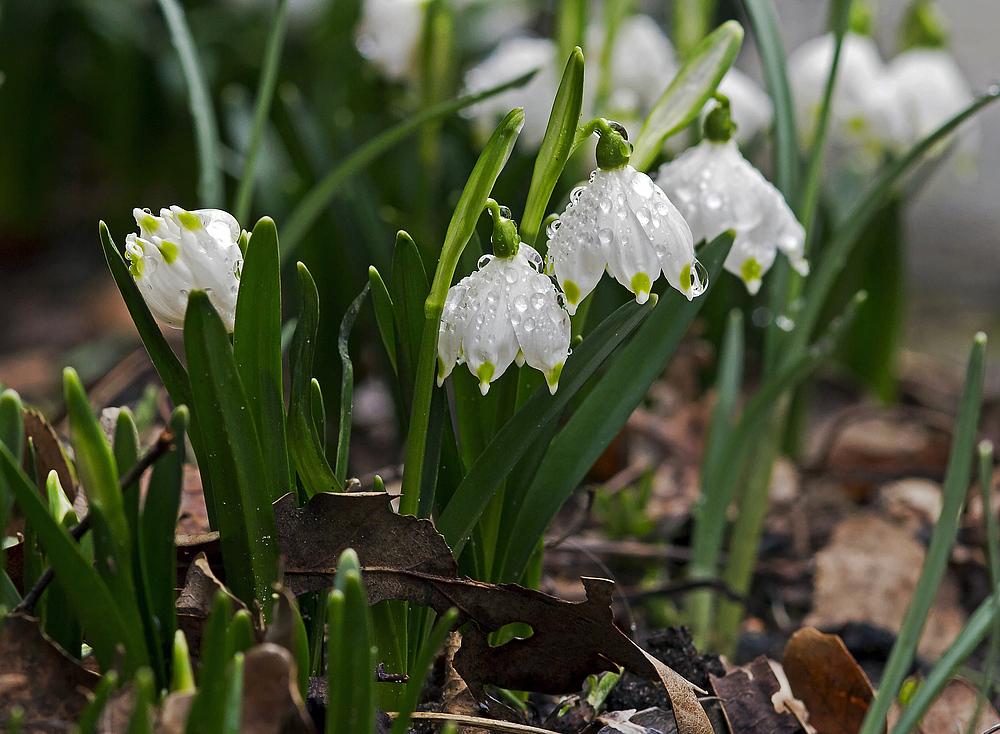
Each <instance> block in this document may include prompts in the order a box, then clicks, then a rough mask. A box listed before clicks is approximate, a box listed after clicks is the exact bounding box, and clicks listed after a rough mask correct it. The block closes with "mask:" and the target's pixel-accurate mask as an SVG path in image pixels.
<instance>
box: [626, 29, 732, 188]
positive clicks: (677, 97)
mask: <svg viewBox="0 0 1000 734" xmlns="http://www.w3.org/2000/svg"><path fill="white" fill-rule="evenodd" d="M742 43H743V27H742V26H741V25H740V24H739V23H737V22H736V21H735V20H728V21H726V22H725V23H723V24H722V25H720V26H719V27H718V28H716V29H715V30H714V31H712V32H711V33H710V34H708V35H707V36H705V38H704V40H702V42H701V43H700V44H698V47H697V48H695V49H694V51H692V52H691V58H690V59H689V60H688V62H687V63H686V64H684V66H683V67H682V68H681V70H680V71H679V72H678V73H677V76H676V77H674V80H673V81H672V82H670V86H669V87H667V89H666V91H665V92H663V94H662V95H661V96H660V98H659V99H658V100H657V101H656V104H655V105H653V109H652V110H650V112H649V115H648V116H647V117H646V121H645V122H644V123H643V125H642V130H640V131H639V134H638V135H637V136H636V138H635V144H634V147H633V149H632V158H631V164H632V166H634V167H635V168H637V169H638V170H640V171H645V170H646V169H647V168H649V167H650V166H651V165H652V164H653V162H654V161H655V160H656V156H657V155H659V153H660V149H661V148H662V147H663V141H664V140H666V139H667V138H669V137H670V136H671V135H673V134H675V133H677V132H679V131H680V130H681V129H683V128H684V127H685V126H687V125H688V124H689V123H690V122H692V121H693V120H695V119H696V118H697V117H698V114H699V113H700V112H701V109H702V107H704V106H705V103H706V102H707V101H708V99H709V97H711V96H712V95H713V94H714V93H715V88H716V87H717V86H719V82H720V81H721V80H722V77H723V76H725V74H726V72H727V71H729V67H730V66H732V65H733V61H735V60H736V54H738V53H739V51H740V45H741V44H742Z"/></svg>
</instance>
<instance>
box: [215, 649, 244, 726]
mask: <svg viewBox="0 0 1000 734" xmlns="http://www.w3.org/2000/svg"><path fill="white" fill-rule="evenodd" d="M243 660H244V658H243V653H242V652H238V653H236V654H235V655H234V656H233V659H232V662H230V663H229V670H228V671H227V673H226V701H225V709H224V711H223V712H222V727H221V728H220V729H219V731H220V732H221V734H240V732H241V731H243V729H242V726H241V724H242V717H243Z"/></svg>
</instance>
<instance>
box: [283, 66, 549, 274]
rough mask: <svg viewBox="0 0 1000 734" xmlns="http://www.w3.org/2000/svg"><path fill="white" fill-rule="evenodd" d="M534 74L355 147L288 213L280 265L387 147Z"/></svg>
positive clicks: (419, 116) (429, 113) (454, 103)
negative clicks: (337, 196)
mask: <svg viewBox="0 0 1000 734" xmlns="http://www.w3.org/2000/svg"><path fill="white" fill-rule="evenodd" d="M534 75H535V71H531V72H529V73H527V74H524V75H522V76H519V77H518V78H517V79H513V80H512V81H509V82H506V83H504V84H500V85H499V86H496V87H493V88H492V89H487V90H485V91H483V92H478V93H476V94H469V95H466V96H464V97H458V98H456V99H453V100H449V101H447V102H441V103H440V104H436V105H434V106H433V107H429V108H427V109H426V110H424V111H423V112H421V113H419V114H416V115H414V116H413V117H411V118H410V119H409V120H404V121H403V122H401V123H399V124H398V125H394V126H393V127H391V128H389V129H388V130H386V131H384V132H382V133H380V134H379V135H376V136H375V137H374V138H372V139H371V140H369V141H368V142H366V143H365V144H364V145H362V146H361V147H360V148H358V150H357V151H356V152H355V153H354V155H352V156H351V157H350V158H348V159H347V160H346V161H344V162H343V163H341V164H340V165H338V166H337V167H336V168H335V169H334V170H332V171H331V172H330V173H328V174H327V176H326V178H324V179H323V180H322V181H320V182H319V183H318V184H316V186H315V188H313V189H312V191H310V192H309V193H308V194H306V195H305V196H304V197H303V198H302V200H301V201H300V202H299V204H298V206H296V207H295V210H294V211H292V213H291V215H290V216H289V217H288V222H286V223H285V225H284V226H283V227H282V232H283V233H284V235H283V241H284V247H285V249H284V250H283V251H282V253H281V259H282V262H285V261H287V260H288V259H289V258H290V257H291V255H292V253H293V252H294V251H295V248H296V247H297V246H298V244H299V242H300V241H301V240H302V238H303V237H304V236H305V235H306V233H307V232H308V231H309V228H310V227H312V225H313V223H315V221H316V220H317V219H318V218H319V216H320V215H321V214H322V213H323V210H324V209H325V208H326V207H327V206H328V205H329V203H330V201H332V200H333V198H334V196H336V195H337V194H338V193H339V192H340V190H341V188H342V187H343V186H344V185H345V184H346V183H348V182H349V181H350V180H351V178H352V177H353V176H355V175H356V174H357V173H358V171H361V170H362V169H364V168H366V167H367V166H369V165H370V164H371V163H373V162H374V161H375V160H376V159H377V158H379V157H380V156H381V155H383V154H384V153H385V152H386V151H388V150H389V149H390V148H392V147H393V146H395V145H396V144H398V143H400V142H401V141H403V140H405V139H406V138H407V137H409V136H410V135H413V134H414V133H416V132H417V131H418V130H420V129H421V128H422V127H423V126H424V125H425V124H426V123H428V122H433V121H434V120H438V119H441V118H444V117H447V116H449V115H451V114H454V113H455V112H458V111H459V110H461V109H464V108H465V107H468V106H470V105H474V104H475V103H476V102H480V101H482V100H484V99H489V98H490V97H494V96H496V95H498V94H501V93H502V92H505V91H507V90H508V89H513V88H514V87H519V86H521V85H523V84H527V83H528V82H529V81H530V80H531V78H532V77H533V76H534Z"/></svg>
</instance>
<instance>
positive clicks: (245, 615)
mask: <svg viewBox="0 0 1000 734" xmlns="http://www.w3.org/2000/svg"><path fill="white" fill-rule="evenodd" d="M256 644H257V636H256V635H255V634H254V631H253V618H252V617H251V616H250V612H248V611H247V610H246V609H240V610H239V611H237V612H236V614H234V615H233V618H232V621H230V622H229V629H228V630H226V657H228V658H232V657H233V656H234V655H236V653H240V652H246V651H247V650H249V649H250V648H251V647H253V646H254V645H256Z"/></svg>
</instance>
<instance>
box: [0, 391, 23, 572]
mask: <svg viewBox="0 0 1000 734" xmlns="http://www.w3.org/2000/svg"><path fill="white" fill-rule="evenodd" d="M0 444H3V445H4V446H6V447H7V450H8V451H10V453H11V456H13V457H14V460H15V461H16V462H17V465H18V466H21V462H22V461H23V459H24V456H23V452H24V406H23V405H22V404H21V398H20V396H19V395H18V394H17V393H16V392H14V391H13V390H4V391H3V393H2V394H0ZM13 502H14V498H13V495H12V494H11V490H10V489H9V488H8V487H7V483H6V480H4V478H3V476H2V475H0V528H6V527H7V516H8V515H9V514H10V508H11V505H12V504H13ZM3 556H4V552H3V548H2V547H0V566H3V563H2V561H3Z"/></svg>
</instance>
